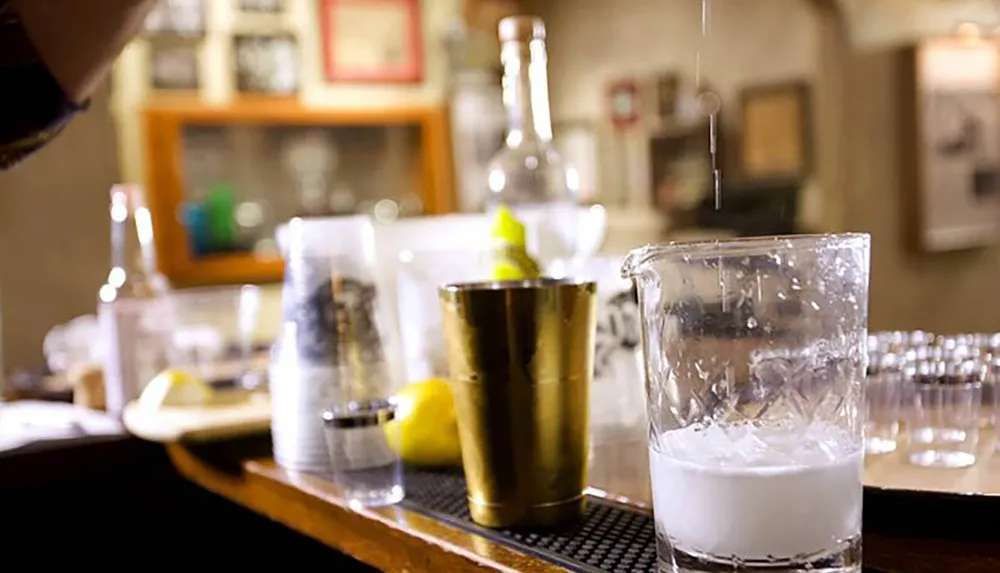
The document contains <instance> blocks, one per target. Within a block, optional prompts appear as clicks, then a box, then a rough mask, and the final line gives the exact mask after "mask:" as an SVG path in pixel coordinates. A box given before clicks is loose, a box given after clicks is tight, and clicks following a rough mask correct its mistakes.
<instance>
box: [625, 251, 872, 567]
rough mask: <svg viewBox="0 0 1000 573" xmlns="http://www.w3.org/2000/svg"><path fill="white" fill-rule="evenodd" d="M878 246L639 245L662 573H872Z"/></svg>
mask: <svg viewBox="0 0 1000 573" xmlns="http://www.w3.org/2000/svg"><path fill="white" fill-rule="evenodd" d="M868 268H869V237H868V236H867V235H862V234H845V235H806V236H787V237H763V238H754V239H737V240H731V241H706V242H698V243H672V244H667V245H660V246H646V247H642V248H640V249H636V250H634V251H632V253H630V254H629V256H628V257H627V258H626V260H625V263H624V265H623V268H622V274H623V276H627V277H630V278H633V279H634V280H635V282H636V285H637V289H638V295H639V310H640V322H641V328H642V334H643V336H642V343H643V355H644V357H645V360H646V372H647V376H648V380H647V383H646V392H647V396H646V404H647V409H648V415H649V433H648V435H649V458H650V476H651V482H652V483H651V485H652V491H653V517H654V520H655V522H656V537H657V553H658V557H659V567H660V571H669V572H679V571H683V572H686V573H717V572H721V571H742V572H750V571H761V572H763V571H777V570H782V571H825V572H827V573H834V572H837V573H848V572H850V573H857V572H859V571H860V570H861V499H862V480H861V475H862V465H863V453H864V444H863V440H864V427H863V426H864V420H863V418H862V416H861V415H860V413H861V412H862V409H863V407H864V404H863V402H862V396H863V381H864V376H865V370H866V367H867V362H868V354H867V350H866V346H867V338H868V335H867V321H868V272H869V271H868Z"/></svg>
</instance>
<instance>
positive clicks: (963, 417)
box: [906, 361, 982, 468]
mask: <svg viewBox="0 0 1000 573" xmlns="http://www.w3.org/2000/svg"><path fill="white" fill-rule="evenodd" d="M979 370H980V367H979V366H978V365H977V364H976V363H974V362H972V361H965V362H958V363H955V362H953V363H946V362H933V363H923V364H920V365H918V367H917V372H916V373H915V375H913V376H912V377H910V379H909V382H908V384H910V385H911V391H912V396H913V403H912V406H911V408H912V412H911V414H910V419H909V422H908V428H907V429H908V431H909V438H910V439H909V444H908V446H907V452H906V453H907V460H908V461H909V462H910V463H911V464H913V465H917V466H923V467H938V468H964V467H969V466H971V465H973V464H975V463H976V454H977V451H978V448H979V425H980V424H979V412H980V407H981V402H982V378H981V376H980V373H979Z"/></svg>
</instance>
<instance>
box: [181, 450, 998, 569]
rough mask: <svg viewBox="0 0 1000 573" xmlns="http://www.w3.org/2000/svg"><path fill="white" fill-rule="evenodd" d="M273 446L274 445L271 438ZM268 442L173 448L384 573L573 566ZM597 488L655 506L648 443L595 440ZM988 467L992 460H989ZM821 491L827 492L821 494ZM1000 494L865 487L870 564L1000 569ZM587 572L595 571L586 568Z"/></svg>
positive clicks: (254, 501)
mask: <svg viewBox="0 0 1000 573" xmlns="http://www.w3.org/2000/svg"><path fill="white" fill-rule="evenodd" d="M267 445H269V444H267ZM267 445H264V444H257V445H256V446H253V447H248V446H247V444H242V445H241V444H239V443H219V444H212V445H200V446H194V445H182V444H169V445H168V446H167V452H168V454H169V456H170V459H171V460H172V462H173V464H174V466H175V468H176V469H177V470H178V471H179V472H180V474H181V475H183V476H184V477H186V478H187V479H189V480H191V481H192V482H194V483H196V484H198V485H200V486H202V487H204V488H206V489H208V490H210V491H212V492H214V493H216V494H218V495H220V496H223V497H225V498H227V499H229V500H231V501H233V502H235V503H237V504H239V505H242V506H244V507H246V508H249V509H251V510H253V511H255V512H257V513H259V514H262V515H264V516H267V517H269V518H271V519H273V520H275V521H277V522H279V523H282V524H284V525H285V526H287V527H289V528H291V529H293V530H295V531H298V532H299V533H302V534H305V535H307V536H309V537H312V538H313V539H316V540H318V541H320V542H322V543H323V544H325V545H327V546H329V547H331V548H333V549H336V550H338V551H340V552H343V553H345V554H347V555H349V556H351V557H353V558H355V559H357V560H358V561H361V562H362V563H365V564H367V565H370V566H372V567H375V568H377V569H380V570H383V571H409V572H416V571H431V572H444V571H448V572H459V573H463V572H473V571H519V572H529V573H532V572H550V571H566V570H567V569H566V568H564V567H562V566H561V565H560V564H558V563H557V562H554V561H552V560H547V559H544V558H542V557H537V556H534V555H531V554H529V553H528V552H523V551H520V550H519V549H518V548H517V544H516V543H507V542H506V540H504V539H503V538H500V537H498V536H497V535H494V534H492V533H491V532H488V531H484V530H479V531H481V532H482V533H479V532H477V528H476V527H475V526H471V525H470V526H468V527H456V526H455V525H454V524H452V523H448V522H447V521H445V520H442V519H437V518H435V517H432V516H430V515H428V514H426V513H425V512H420V511H414V510H413V509H412V508H411V507H407V506H405V505H404V506H396V507H386V508H377V509H363V510H358V511H356V510H354V509H351V508H349V507H348V506H347V505H346V504H345V503H344V502H343V500H341V499H340V498H339V497H338V495H337V491H336V487H335V486H334V485H333V484H332V483H330V482H329V481H327V480H325V479H323V478H322V477H320V476H315V475H310V474H305V473H300V472H293V471H288V470H285V469H282V468H280V467H278V466H276V465H275V463H274V461H273V460H272V459H271V458H270V457H268V455H267V447H266V446H267ZM595 460H598V462H595V464H594V467H593V469H592V471H591V483H592V484H593V485H594V486H595V487H596V488H597V489H594V490H593V491H592V492H591V493H592V494H598V495H601V494H602V492H614V494H613V495H612V494H608V495H609V497H610V503H612V504H617V503H619V502H620V501H622V500H621V499H620V497H627V498H628V499H629V502H630V505H629V508H630V509H632V510H634V511H640V512H641V511H648V509H642V507H643V506H645V507H646V508H648V506H649V486H648V478H647V476H648V465H647V458H646V451H645V444H644V443H643V442H641V441H632V442H624V443H623V442H614V443H606V444H598V445H595ZM984 463H988V462H984ZM817 493H819V492H817ZM997 515H1000V498H997V497H993V496H989V497H982V496H967V495H966V496H961V495H940V494H927V493H923V492H919V491H896V490H887V489H883V488H877V487H876V488H866V491H865V529H864V555H865V556H864V560H865V571H871V573H996V572H998V571H1000V527H998V526H997ZM578 569H579V570H585V571H593V570H595V569H592V568H591V569H587V568H585V567H583V568H578Z"/></svg>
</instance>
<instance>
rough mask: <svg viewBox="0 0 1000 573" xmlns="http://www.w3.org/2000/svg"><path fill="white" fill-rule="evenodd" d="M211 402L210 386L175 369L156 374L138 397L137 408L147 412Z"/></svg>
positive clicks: (187, 373) (188, 373) (195, 376)
mask: <svg viewBox="0 0 1000 573" xmlns="http://www.w3.org/2000/svg"><path fill="white" fill-rule="evenodd" d="M211 401H212V387H211V386H209V385H208V384H207V383H206V382H205V381H204V380H202V379H201V378H200V377H199V376H197V375H195V374H191V373H190V372H187V371H184V370H179V369H176V368H170V369H167V370H164V371H163V372H160V373H159V374H157V375H156V377H154V378H153V379H152V380H150V381H149V384H148V385H147V386H146V389H145V390H143V391H142V395H141V396H139V406H140V407H142V408H145V409H149V410H158V409H160V408H163V407H165V406H167V407H171V406H201V405H204V404H208V403H209V402H211Z"/></svg>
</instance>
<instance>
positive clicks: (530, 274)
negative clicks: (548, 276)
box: [492, 205, 541, 281]
mask: <svg viewBox="0 0 1000 573" xmlns="http://www.w3.org/2000/svg"><path fill="white" fill-rule="evenodd" d="M492 237H493V241H494V243H495V244H496V245H495V247H494V259H495V260H494V262H493V280H495V281H507V280H526V279H535V278H538V276H539V275H540V274H541V268H540V267H539V265H538V262H537V261H535V259H533V258H532V257H531V255H530V254H529V253H528V250H527V248H525V244H526V241H525V229H524V224H522V223H521V222H520V221H518V220H517V218H516V217H515V216H514V213H513V212H512V211H511V210H510V209H509V208H508V207H507V206H506V205H500V207H499V208H497V211H496V215H495V216H494V221H493V231H492Z"/></svg>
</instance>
